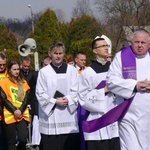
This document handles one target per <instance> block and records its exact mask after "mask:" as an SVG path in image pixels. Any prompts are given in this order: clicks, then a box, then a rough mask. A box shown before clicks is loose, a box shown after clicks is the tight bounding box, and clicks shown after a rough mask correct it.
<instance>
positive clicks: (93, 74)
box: [79, 36, 120, 150]
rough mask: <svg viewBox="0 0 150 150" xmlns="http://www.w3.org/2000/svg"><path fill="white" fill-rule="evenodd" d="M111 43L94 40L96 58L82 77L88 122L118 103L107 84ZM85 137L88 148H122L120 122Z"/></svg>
mask: <svg viewBox="0 0 150 150" xmlns="http://www.w3.org/2000/svg"><path fill="white" fill-rule="evenodd" d="M109 46H110V45H108V43H107V42H106V41H105V39H104V38H101V37H99V36H98V37H96V38H95V39H94V40H93V42H92V50H93V53H94V54H95V56H96V60H95V61H93V62H92V64H91V66H89V67H87V68H86V69H85V70H84V71H83V72H82V74H81V75H80V77H79V98H80V99H79V102H80V104H81V106H82V107H83V108H85V109H86V121H91V120H93V119H98V118H99V117H101V116H102V115H103V114H105V113H106V112H107V111H109V110H110V109H111V108H113V107H114V105H115V100H114V95H113V94H112V93H111V92H110V91H109V90H108V89H107V86H106V84H105V83H106V82H105V80H106V74H107V71H108V69H109V65H110V62H109V61H107V57H108V48H109ZM84 128H87V127H85V126H83V131H85V130H84ZM88 128H90V126H89V127H88ZM84 139H85V147H86V150H93V149H96V150H119V149H120V146H119V138H118V125H117V123H113V124H111V125H109V126H107V127H104V128H102V129H99V130H97V131H94V132H91V133H87V132H84Z"/></svg>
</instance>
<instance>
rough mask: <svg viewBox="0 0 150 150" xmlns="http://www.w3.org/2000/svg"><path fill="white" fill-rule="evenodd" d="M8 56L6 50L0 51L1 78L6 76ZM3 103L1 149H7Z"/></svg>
mask: <svg viewBox="0 0 150 150" xmlns="http://www.w3.org/2000/svg"><path fill="white" fill-rule="evenodd" d="M6 62H7V56H6V54H5V53H4V52H0V80H2V79H4V78H6V74H7V69H6ZM2 119H3V118H2V104H1V101H0V150H6V139H5V134H4V129H3V123H2Z"/></svg>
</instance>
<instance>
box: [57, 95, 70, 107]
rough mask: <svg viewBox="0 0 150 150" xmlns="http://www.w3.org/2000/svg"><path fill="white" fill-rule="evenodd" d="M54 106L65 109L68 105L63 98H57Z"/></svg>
mask: <svg viewBox="0 0 150 150" xmlns="http://www.w3.org/2000/svg"><path fill="white" fill-rule="evenodd" d="M56 105H58V106H61V107H66V106H67V105H68V100H67V98H65V97H61V98H57V100H56Z"/></svg>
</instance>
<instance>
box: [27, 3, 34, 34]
mask: <svg viewBox="0 0 150 150" xmlns="http://www.w3.org/2000/svg"><path fill="white" fill-rule="evenodd" d="M28 7H29V8H30V11H31V22H32V32H33V33H34V15H33V11H32V7H31V5H30V4H29V5H28Z"/></svg>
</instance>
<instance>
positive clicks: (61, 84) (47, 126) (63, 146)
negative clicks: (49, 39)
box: [36, 42, 79, 150]
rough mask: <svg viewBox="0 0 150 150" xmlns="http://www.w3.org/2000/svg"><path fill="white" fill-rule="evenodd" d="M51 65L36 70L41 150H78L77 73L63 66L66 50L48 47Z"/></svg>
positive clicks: (60, 45) (71, 68)
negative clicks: (37, 73) (37, 72)
mask: <svg viewBox="0 0 150 150" xmlns="http://www.w3.org/2000/svg"><path fill="white" fill-rule="evenodd" d="M50 54H51V58H52V62H51V63H50V64H49V65H47V66H46V67H44V68H42V69H41V70H40V71H39V75H38V80H37V86H36V95H37V99H38V102H39V129H40V132H41V138H42V145H43V150H78V149H79V129H78V120H77V107H78V99H77V89H78V73H77V70H76V68H75V67H74V66H72V65H68V64H64V63H63V59H64V55H65V47H64V45H63V44H62V43H60V42H58V43H55V44H53V45H52V46H51V47H50Z"/></svg>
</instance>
